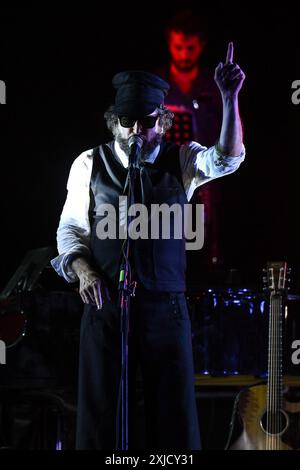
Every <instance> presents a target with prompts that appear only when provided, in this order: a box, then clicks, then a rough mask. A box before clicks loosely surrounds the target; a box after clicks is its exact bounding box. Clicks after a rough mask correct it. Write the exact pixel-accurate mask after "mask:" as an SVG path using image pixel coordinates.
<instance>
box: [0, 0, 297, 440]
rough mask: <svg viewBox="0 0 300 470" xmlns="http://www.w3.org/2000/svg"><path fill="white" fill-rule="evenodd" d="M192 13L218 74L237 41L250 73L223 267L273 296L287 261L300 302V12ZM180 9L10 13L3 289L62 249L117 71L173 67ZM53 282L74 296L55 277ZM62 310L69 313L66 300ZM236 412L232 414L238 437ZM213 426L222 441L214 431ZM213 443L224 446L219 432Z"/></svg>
mask: <svg viewBox="0 0 300 470" xmlns="http://www.w3.org/2000/svg"><path fill="white" fill-rule="evenodd" d="M184 6H185V7H187V6H190V7H191V8H192V10H193V11H194V12H195V13H197V14H200V15H203V17H204V18H205V21H207V22H208V25H209V28H208V32H209V36H208V45H207V49H206V52H205V55H204V56H203V62H204V63H205V64H206V65H208V66H210V67H211V68H212V69H213V68H214V67H215V66H216V65H217V64H218V62H219V61H224V60H225V57H226V49H227V43H228V42H229V41H233V42H234V45H235V61H236V62H237V63H238V64H239V65H240V66H241V68H242V69H243V70H244V71H245V73H246V81H245V83H244V87H243V90H242V92H241V95H240V110H241V115H242V119H243V123H244V133H245V134H244V135H245V139H244V140H245V145H246V150H247V157H246V161H245V162H244V163H243V164H242V166H241V167H240V169H239V170H238V172H236V173H235V174H233V175H230V176H227V177H226V178H223V179H222V183H221V184H222V198H223V199H222V211H221V214H220V240H221V248H222V257H223V265H222V269H223V271H224V272H227V273H230V272H232V271H230V270H233V269H236V270H238V271H239V275H238V279H239V285H242V286H244V287H253V288H254V289H255V290H261V276H262V275H261V269H262V268H263V267H264V266H265V264H266V262H267V261H268V260H287V261H288V263H289V265H290V266H291V267H292V268H293V271H292V276H291V277H292V292H293V293H295V294H296V293H300V250H299V240H300V231H299V217H300V209H299V195H298V192H299V176H298V174H299V173H298V172H299V170H298V169H299V158H300V132H299V121H300V104H299V105H298V106H296V105H294V104H292V101H291V95H292V89H291V85H292V82H293V81H294V80H297V79H298V80H299V79H300V59H299V50H300V36H299V33H298V31H299V11H297V10H296V7H295V5H294V4H287V3H285V4H281V6H272V7H271V8H269V10H268V11H267V12H262V11H261V9H260V8H259V7H258V6H257V5H256V6H253V5H252V4H251V5H250V6H248V7H247V6H246V4H245V3H243V5H241V6H239V7H237V6H236V5H235V6H233V5H230V4H227V5H226V6H225V4H224V5H223V4H222V3H219V4H213V5H211V6H208V5H207V4H204V3H203V4H201V5H196V2H184ZM141 9H142V10H143V11H141ZM146 9H147V10H146ZM177 10H178V5H176V3H174V2H170V4H169V5H168V4H167V3H166V4H165V3H160V4H158V3H157V2H156V3H155V4H153V5H151V4H147V5H143V6H141V4H137V5H136V6H135V5H134V4H132V3H131V6H130V7H129V6H128V7H127V8H125V7H124V6H119V5H118V4H114V5H111V6H107V5H106V6H105V9H104V7H103V9H101V8H98V9H89V8H86V9H84V8H83V7H82V8H79V7H72V8H71V7H70V9H68V10H67V9H66V10H64V9H62V7H52V8H49V7H48V8H46V7H43V8H42V7H39V8H38V7H35V8H34V9H33V8H32V9H29V8H7V9H4V8H1V10H0V79H1V80H4V81H5V82H6V86H7V105H6V106H2V107H1V113H0V156H1V160H0V165H1V169H0V187H1V247H2V249H1V262H0V290H2V288H3V287H4V286H5V284H6V283H7V281H8V279H9V278H10V277H11V276H12V274H13V273H14V272H15V270H16V269H17V267H18V266H19V264H20V262H21V260H22V258H23V257H24V255H25V253H26V252H27V251H28V250H29V249H33V248H38V247H44V246H55V235H56V228H57V224H58V220H59V216H60V213H61V210H62V206H63V203H64V200H65V196H66V189H65V188H66V181H67V176H68V172H69V169H70V166H71V163H72V162H73V160H74V159H75V158H76V157H77V156H78V155H79V154H80V153H81V152H82V151H84V150H86V149H89V148H92V147H94V146H96V145H98V144H99V143H101V142H102V141H103V140H108V139H109V134H108V132H107V130H106V128H105V123H104V120H103V112H104V111H105V110H106V108H107V107H108V105H109V104H110V102H111V100H112V96H113V90H112V87H111V78H112V76H113V74H114V73H116V72H118V71H121V70H125V69H145V70H149V71H153V70H154V69H157V68H158V67H159V66H161V65H163V64H164V63H165V62H166V61H167V59H168V54H167V49H166V44H165V39H164V33H163V28H164V24H165V22H166V20H167V19H168V18H169V16H170V15H172V14H173V13H175V11H177ZM190 269H192V272H191V273H190V278H191V279H192V283H191V286H192V287H193V289H194V288H196V290H197V281H199V288H200V285H201V283H202V281H203V273H200V272H198V271H197V266H196V264H195V263H193V265H191V266H190ZM53 274H54V273H53ZM54 278H55V281H54ZM223 279H226V276H225V278H223ZM52 281H53V282H54V283H55V282H57V283H58V284H59V288H61V289H66V288H67V286H66V285H65V284H64V282H63V281H61V283H60V281H59V279H58V278H57V276H55V275H53V276H52ZM55 295H56V294H55ZM46 300H47V299H46ZM43 301H44V300H43ZM50 302H52V303H53V305H54V304H55V305H59V308H61V309H63V305H62V304H61V302H62V301H61V299H60V298H59V299H57V298H52V297H51V299H50ZM72 302H73V300H72V301H71V304H70V306H69V305H68V308H69V307H70V308H72V305H73V304H72ZM76 309H77V310H76ZM75 310H76V312H78V305H76V308H75ZM68 312H69V310H68ZM68 318H70V317H68ZM66 321H69V320H68V319H66ZM56 326H57V325H56ZM55 331H57V330H55ZM73 346H74V344H73V343H72V345H71V348H72V347H73ZM72 351H73V349H71V352H72ZM58 353H59V352H58ZM75 353H76V351H75V352H74V354H75ZM70 354H71V353H70ZM66 360H67V359H66ZM73 360H74V357H73ZM66 367H67V366H66ZM60 368H61V369H64V363H62V364H61V365H60ZM64 370H65V369H64ZM61 373H62V375H64V372H63V370H62V371H61ZM75 379H76V377H72V378H70V381H69V382H68V383H72V385H74V384H75ZM62 382H63V381H62ZM74 386H75V385H74ZM212 400H213V398H212ZM225 400H226V399H225ZM231 401H232V400H231V398H230V406H231ZM211 403H213V402H211ZM214 406H216V407H217V408H218V406H219V404H218V403H217V405H216V404H215V403H214ZM220 406H221V408H222V405H220ZM224 409H225V408H224ZM207 410H208V408H207ZM228 410H229V408H228V409H227V408H226V410H225V411H224V410H223V411H224V413H225V414H227V415H226V429H227V422H228V421H229V411H228ZM214 411H215V412H218V413H219V412H220V410H219V411H218V410H214ZM207 413H208V412H207ZM208 414H209V413H208ZM207 419H208V420H212V418H211V415H210V416H209V417H208V418H207ZM209 422H211V421H209ZM72 429H74V427H72ZM211 429H212V433H214V432H215V428H214V426H213V424H212V428H211ZM220 432H222V429H221V431H220ZM205 439H206V441H205V445H206V446H207V447H208V448H209V447H210V446H212V444H211V443H210V442H209V437H208V435H207V434H206V435H204V440H205ZM223 439H224V435H223V436H222V437H220V442H219V446H220V448H223V445H224V444H225V442H223ZM70 446H71V447H72V445H70Z"/></svg>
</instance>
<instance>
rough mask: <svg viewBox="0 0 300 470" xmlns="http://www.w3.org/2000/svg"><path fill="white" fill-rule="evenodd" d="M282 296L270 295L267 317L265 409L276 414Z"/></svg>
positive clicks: (279, 399)
mask: <svg viewBox="0 0 300 470" xmlns="http://www.w3.org/2000/svg"><path fill="white" fill-rule="evenodd" d="M282 316H283V296H282V294H280V293H271V296H270V317H269V350H268V388H267V408H268V410H269V411H270V412H271V413H276V412H277V411H278V410H280V408H281V407H282V350H283V345H282V337H283V319H282Z"/></svg>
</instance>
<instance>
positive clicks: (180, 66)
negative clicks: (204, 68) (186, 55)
mask: <svg viewBox="0 0 300 470" xmlns="http://www.w3.org/2000/svg"><path fill="white" fill-rule="evenodd" d="M174 65H175V67H176V69H177V70H178V71H179V72H186V73H188V72H191V70H193V69H194V68H196V67H197V65H198V62H183V61H177V62H174Z"/></svg>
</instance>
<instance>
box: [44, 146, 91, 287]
mask: <svg viewBox="0 0 300 470" xmlns="http://www.w3.org/2000/svg"><path fill="white" fill-rule="evenodd" d="M91 171H92V152H91V151H88V152H84V153H83V154H81V155H80V156H79V157H78V158H77V159H76V160H75V161H74V162H73V165H72V167H71V170H70V174H69V178H68V183H67V191H68V193H67V198H66V201H65V204H64V207H63V210H62V213H61V216H60V221H59V226H58V229H57V237H56V239H57V250H58V254H59V256H57V257H56V258H54V259H53V260H51V265H52V267H53V268H54V269H55V271H56V272H57V273H58V274H59V275H60V276H62V277H63V278H64V279H65V280H66V281H68V282H76V281H77V280H78V277H77V275H76V273H75V272H74V271H73V270H72V268H71V263H72V260H73V259H74V257H75V255H76V256H77V255H81V256H84V257H85V258H89V257H90V235H91V228H90V222H89V205H90V178H91Z"/></svg>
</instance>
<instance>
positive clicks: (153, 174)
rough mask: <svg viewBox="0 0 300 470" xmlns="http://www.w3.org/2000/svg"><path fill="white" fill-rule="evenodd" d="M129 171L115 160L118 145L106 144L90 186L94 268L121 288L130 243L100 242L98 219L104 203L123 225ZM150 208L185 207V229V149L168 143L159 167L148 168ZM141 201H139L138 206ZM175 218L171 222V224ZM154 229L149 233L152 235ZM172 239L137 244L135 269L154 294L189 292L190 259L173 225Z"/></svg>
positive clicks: (98, 151)
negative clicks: (182, 155)
mask: <svg viewBox="0 0 300 470" xmlns="http://www.w3.org/2000/svg"><path fill="white" fill-rule="evenodd" d="M127 173H128V170H127V169H126V168H124V166H123V165H122V163H121V162H120V161H119V159H118V157H117V156H116V155H115V152H114V146H113V142H110V143H108V144H104V145H101V146H100V147H97V148H95V149H94V150H93V170H92V175H91V182H90V196H91V202H90V211H89V216H90V222H91V227H92V235H91V249H92V253H93V263H94V265H95V267H96V268H97V270H98V271H99V273H101V275H102V276H103V277H104V279H106V281H107V282H109V283H112V284H113V285H115V286H116V285H117V283H118V277H119V267H120V258H121V247H122V244H123V242H124V240H120V239H118V231H117V239H105V240H100V239H99V238H98V236H97V233H96V228H97V223H98V222H99V221H100V220H101V219H102V218H103V217H101V216H98V215H97V208H99V206H100V205H101V204H111V205H113V206H114V207H115V210H116V215H117V225H118V223H119V218H118V215H119V196H121V195H122V194H123V188H124V185H125V181H126V177H127ZM143 186H144V190H145V205H146V206H147V208H148V209H149V216H150V208H151V204H163V203H166V204H168V205H172V204H174V203H177V204H180V206H181V213H182V226H183V214H184V204H187V198H186V194H185V190H184V187H183V182H182V175H181V168H180V162H179V147H178V146H177V145H175V144H169V143H165V142H164V143H162V144H161V149H160V152H159V154H158V156H157V157H156V160H155V162H154V163H145V164H144V169H143ZM136 202H138V201H136ZM172 220H173V218H172V217H171V221H172ZM150 233H151V232H150V230H149V234H150ZM170 233H171V237H170V239H162V238H161V231H160V237H159V239H151V237H150V236H149V238H148V239H141V238H139V239H138V240H134V241H132V242H131V246H132V253H133V259H131V261H130V264H131V266H132V267H133V269H134V272H135V275H136V277H137V280H138V282H139V281H140V282H141V283H142V284H143V286H144V287H145V288H146V289H150V290H153V291H169V292H182V291H184V290H185V270H186V254H185V239H184V231H183V229H182V238H181V239H175V238H174V236H173V235H174V230H173V229H172V224H171V230H170Z"/></svg>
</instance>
